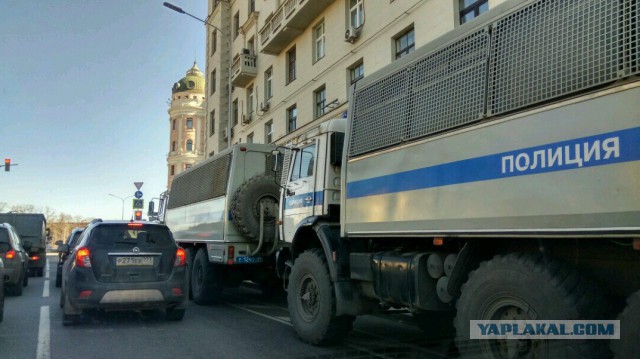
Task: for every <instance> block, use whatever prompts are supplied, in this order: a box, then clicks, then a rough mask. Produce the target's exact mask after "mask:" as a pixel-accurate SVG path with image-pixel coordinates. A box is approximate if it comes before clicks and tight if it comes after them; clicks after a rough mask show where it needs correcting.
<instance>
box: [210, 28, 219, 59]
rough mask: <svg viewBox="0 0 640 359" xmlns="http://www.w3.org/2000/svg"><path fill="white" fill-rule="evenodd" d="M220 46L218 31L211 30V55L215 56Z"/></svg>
mask: <svg viewBox="0 0 640 359" xmlns="http://www.w3.org/2000/svg"><path fill="white" fill-rule="evenodd" d="M217 47H218V31H216V30H213V31H211V55H210V56H213V54H215V53H216V50H217Z"/></svg>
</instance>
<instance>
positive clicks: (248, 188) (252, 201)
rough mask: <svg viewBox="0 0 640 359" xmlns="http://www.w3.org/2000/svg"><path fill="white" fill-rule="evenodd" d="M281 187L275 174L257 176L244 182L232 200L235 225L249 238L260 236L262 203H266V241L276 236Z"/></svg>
mask: <svg viewBox="0 0 640 359" xmlns="http://www.w3.org/2000/svg"><path fill="white" fill-rule="evenodd" d="M279 197H280V187H278V185H277V184H276V183H275V180H274V177H273V176H256V177H253V178H251V179H249V180H248V181H246V182H245V183H243V184H242V185H241V186H240V187H238V190H237V191H236V193H235V195H234V196H233V201H232V202H231V217H232V220H233V224H234V225H235V227H236V228H237V229H238V231H240V233H242V235H243V236H245V237H247V238H249V239H258V238H260V203H264V204H265V215H264V232H263V237H264V241H265V242H271V241H273V240H274V238H275V228H276V227H275V226H276V218H277V216H278V213H277V211H278V210H277V208H278V198H279Z"/></svg>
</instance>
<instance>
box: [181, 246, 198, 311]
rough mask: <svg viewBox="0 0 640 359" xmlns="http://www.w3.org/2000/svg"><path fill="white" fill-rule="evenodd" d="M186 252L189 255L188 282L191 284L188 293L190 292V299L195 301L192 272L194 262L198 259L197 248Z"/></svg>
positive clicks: (188, 249) (189, 248) (190, 248)
mask: <svg viewBox="0 0 640 359" xmlns="http://www.w3.org/2000/svg"><path fill="white" fill-rule="evenodd" d="M184 251H185V253H186V254H187V282H188V283H189V285H188V288H187V291H188V292H189V299H193V290H192V289H191V274H192V273H191V271H192V270H193V261H194V259H195V257H196V248H194V247H188V248H186V249H185V250H184Z"/></svg>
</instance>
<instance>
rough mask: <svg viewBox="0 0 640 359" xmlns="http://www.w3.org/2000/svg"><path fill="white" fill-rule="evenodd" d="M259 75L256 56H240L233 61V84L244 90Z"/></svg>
mask: <svg viewBox="0 0 640 359" xmlns="http://www.w3.org/2000/svg"><path fill="white" fill-rule="evenodd" d="M257 74H258V68H257V67H256V55H249V54H240V55H238V56H236V58H235V59H233V65H231V83H232V84H233V86H238V87H242V88H244V87H245V86H247V84H248V83H249V82H251V81H252V80H253V79H254V78H255V77H256V75H257Z"/></svg>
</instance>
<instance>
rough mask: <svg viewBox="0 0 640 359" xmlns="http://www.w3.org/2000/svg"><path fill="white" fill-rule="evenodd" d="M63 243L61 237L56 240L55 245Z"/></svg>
mask: <svg viewBox="0 0 640 359" xmlns="http://www.w3.org/2000/svg"><path fill="white" fill-rule="evenodd" d="M62 243H63V242H62V241H61V240H59V239H58V240H57V241H56V243H55V245H56V246H59V245H61V244H62Z"/></svg>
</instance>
